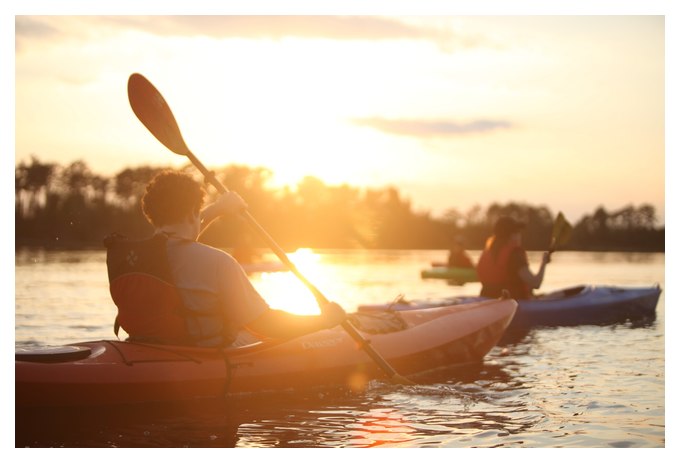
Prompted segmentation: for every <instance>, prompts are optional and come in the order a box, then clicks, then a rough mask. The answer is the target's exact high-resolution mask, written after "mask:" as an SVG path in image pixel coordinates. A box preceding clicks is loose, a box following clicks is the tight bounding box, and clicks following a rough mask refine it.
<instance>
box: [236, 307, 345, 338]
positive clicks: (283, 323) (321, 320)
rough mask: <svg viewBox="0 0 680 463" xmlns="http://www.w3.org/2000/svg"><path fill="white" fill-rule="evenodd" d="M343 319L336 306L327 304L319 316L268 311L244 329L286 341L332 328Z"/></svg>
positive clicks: (343, 315)
mask: <svg viewBox="0 0 680 463" xmlns="http://www.w3.org/2000/svg"><path fill="white" fill-rule="evenodd" d="M345 318H346V314H345V311H344V310H343V309H342V308H341V307H340V306H339V305H338V304H336V303H334V302H329V303H328V304H327V305H326V306H325V307H324V309H323V311H322V313H321V315H295V314H292V313H289V312H285V311H283V310H275V309H269V310H267V311H266V312H264V313H263V314H262V315H260V316H259V317H258V318H256V319H255V320H254V321H252V322H251V323H249V324H248V325H247V326H246V328H247V329H248V330H249V331H252V332H253V333H255V334H256V335H260V336H265V337H268V338H275V339H287V338H294V337H297V336H302V335H304V334H308V333H313V332H315V331H319V330H323V329H327V328H333V327H334V326H336V325H339V324H340V323H342V322H343V321H344V320H345Z"/></svg>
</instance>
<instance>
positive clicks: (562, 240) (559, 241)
mask: <svg viewBox="0 0 680 463" xmlns="http://www.w3.org/2000/svg"><path fill="white" fill-rule="evenodd" d="M572 231H573V227H572V226H571V224H570V223H569V222H568V221H567V219H566V218H565V217H564V214H562V212H560V213H558V214H557V217H556V218H555V223H553V229H552V236H551V239H550V251H551V252H553V251H555V249H557V247H558V246H564V245H565V244H567V243H568V242H569V240H570V239H571V233H572Z"/></svg>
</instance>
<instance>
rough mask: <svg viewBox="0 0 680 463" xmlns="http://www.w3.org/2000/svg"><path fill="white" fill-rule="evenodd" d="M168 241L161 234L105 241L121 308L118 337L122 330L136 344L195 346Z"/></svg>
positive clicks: (113, 293)
mask: <svg viewBox="0 0 680 463" xmlns="http://www.w3.org/2000/svg"><path fill="white" fill-rule="evenodd" d="M166 242H167V237H166V236H165V235H163V234H157V235H154V236H153V237H151V238H149V239H145V240H141V241H134V240H129V239H127V238H125V237H124V236H122V235H119V234H114V235H111V236H109V237H107V238H106V239H105V240H104V244H105V246H106V248H107V253H106V267H107V270H108V275H109V290H110V292H111V298H112V299H113V302H114V303H115V304H116V307H118V315H117V316H116V320H115V323H114V333H115V334H116V336H118V330H119V328H120V327H122V328H123V329H124V330H125V331H126V332H127V333H128V334H129V335H130V338H131V339H132V340H140V341H149V342H161V343H165V344H194V343H195V339H194V338H192V336H191V335H190V334H189V331H188V329H187V323H186V318H187V317H188V316H190V315H189V310H188V309H186V308H185V307H184V304H183V302H182V298H181V296H180V293H179V290H178V289H177V287H176V286H175V284H174V282H173V278H172V273H171V270H170V263H169V261H168V256H167V250H166Z"/></svg>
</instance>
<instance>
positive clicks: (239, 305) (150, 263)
mask: <svg viewBox="0 0 680 463" xmlns="http://www.w3.org/2000/svg"><path fill="white" fill-rule="evenodd" d="M204 197H205V190H204V188H203V186H202V185H201V184H200V183H199V182H197V181H195V180H194V179H193V178H192V177H190V176H189V175H187V174H184V173H180V172H176V171H172V170H167V171H163V172H161V173H160V174H158V175H157V176H155V177H154V178H153V179H152V180H151V182H149V184H148V185H147V187H146V192H145V194H144V196H143V197H142V209H143V212H144V215H145V217H146V218H147V220H148V221H149V222H150V223H151V225H153V227H154V229H155V233H154V236H153V238H151V239H148V240H143V241H139V242H134V241H130V240H126V239H109V240H108V244H107V246H108V254H107V264H108V270H109V281H110V283H111V295H112V297H113V299H114V302H115V303H116V305H117V306H118V317H117V321H116V323H117V325H119V326H121V327H122V328H123V329H124V330H125V331H126V332H127V333H128V334H129V335H130V337H131V339H133V340H135V339H136V340H140V341H151V342H162V343H170V344H190V345H197V346H227V345H232V344H234V342H235V341H236V339H237V337H239V342H241V338H243V337H245V338H249V339H266V338H275V339H280V338H291V337H296V336H300V335H303V334H307V333H310V332H314V331H318V330H321V329H324V328H331V327H334V326H336V325H338V324H340V323H342V322H343V321H344V319H345V312H344V311H343V310H342V308H341V307H340V306H339V305H337V304H335V303H332V302H331V303H328V304H327V306H325V307H323V308H322V311H321V315H318V316H303V315H294V314H291V313H288V312H285V311H282V310H275V309H272V308H270V307H269V305H268V304H267V302H266V301H265V300H264V299H263V298H262V296H261V295H260V294H259V293H258V292H257V291H256V290H255V288H254V287H253V286H252V284H251V282H250V280H249V279H248V277H247V276H246V274H245V273H244V271H243V269H242V268H241V266H240V265H239V264H238V263H237V262H236V260H235V259H234V258H233V257H232V256H230V255H229V254H228V253H226V252H224V251H222V250H219V249H216V248H214V247H211V246H208V245H205V244H202V243H199V242H197V238H198V236H199V235H200V233H201V231H202V230H203V229H205V227H207V226H208V225H209V224H210V223H211V222H212V221H213V220H215V219H217V218H218V217H221V216H234V215H237V214H239V213H241V212H243V211H244V210H245V209H246V208H247V206H246V203H245V202H244V201H243V199H242V198H241V197H240V196H239V195H238V194H237V193H234V192H227V193H224V194H223V195H221V196H220V197H219V198H218V199H217V200H216V201H215V202H213V203H211V204H209V205H207V206H206V207H203V206H204V205H203V202H204ZM116 329H117V328H116ZM245 333H250V335H252V336H244V334H245ZM253 336H254V337H253Z"/></svg>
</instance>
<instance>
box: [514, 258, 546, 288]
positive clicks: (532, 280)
mask: <svg viewBox="0 0 680 463" xmlns="http://www.w3.org/2000/svg"><path fill="white" fill-rule="evenodd" d="M549 262H550V253H549V252H547V251H546V252H544V253H543V259H542V260H541V266H540V268H539V269H538V272H537V273H536V274H535V275H534V274H533V273H531V270H529V265H528V264H527V265H524V266H522V267H521V268H520V269H519V276H520V278H521V279H522V281H524V283H526V285H527V286H529V287H530V288H532V289H538V288H540V287H541V285H542V284H543V277H544V276H545V267H546V265H548V263H549Z"/></svg>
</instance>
